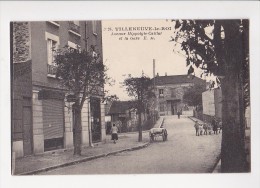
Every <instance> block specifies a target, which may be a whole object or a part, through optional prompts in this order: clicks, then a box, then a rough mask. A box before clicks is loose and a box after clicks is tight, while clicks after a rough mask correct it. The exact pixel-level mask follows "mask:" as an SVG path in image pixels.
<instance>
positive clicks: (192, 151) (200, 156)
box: [42, 116, 221, 174]
mask: <svg viewBox="0 0 260 188" xmlns="http://www.w3.org/2000/svg"><path fill="white" fill-rule="evenodd" d="M193 125H194V122H193V121H191V120H190V119H188V118H185V117H182V118H181V119H177V117H175V116H167V117H166V119H165V123H164V127H165V128H167V130H168V141H166V142H162V141H161V139H158V141H156V142H154V143H152V144H151V145H150V146H149V147H147V148H144V149H141V150H137V151H130V152H124V153H120V154H117V155H114V156H108V157H105V158H100V159H96V160H93V161H89V162H85V163H80V164H78V165H73V166H68V167H65V168H60V169H55V170H53V171H48V172H45V173H42V174H144V173H145V174H149V173H207V172H209V171H210V170H211V169H212V167H213V166H214V164H215V163H216V158H217V156H218V155H219V154H220V148H221V134H219V135H208V136H195V130H194V127H193Z"/></svg>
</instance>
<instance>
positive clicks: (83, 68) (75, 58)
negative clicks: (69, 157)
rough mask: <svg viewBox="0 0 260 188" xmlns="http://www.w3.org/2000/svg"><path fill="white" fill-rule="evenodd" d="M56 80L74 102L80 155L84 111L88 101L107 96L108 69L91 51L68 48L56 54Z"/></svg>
mask: <svg viewBox="0 0 260 188" xmlns="http://www.w3.org/2000/svg"><path fill="white" fill-rule="evenodd" d="M54 63H55V64H56V66H57V72H56V77H57V78H58V80H59V82H60V84H61V85H62V86H64V87H65V89H66V90H67V91H68V96H67V100H70V102H74V104H73V105H72V107H73V113H74V117H75V118H74V123H73V133H74V136H73V139H74V155H81V140H82V139H81V135H82V125H81V123H82V122H81V119H82V117H81V111H82V108H83V105H84V102H85V101H86V99H87V97H89V98H90V97H92V96H100V97H102V96H103V95H104V92H103V86H104V84H105V81H106V80H107V79H108V77H107V75H106V73H105V72H106V68H105V66H104V65H103V62H102V60H101V57H100V56H99V55H94V53H93V52H91V51H86V50H82V49H80V48H77V49H72V48H70V47H68V46H65V47H64V48H62V49H59V50H57V51H56V55H55V62H54ZM88 131H89V144H90V145H92V135H91V130H90V128H89V130H88Z"/></svg>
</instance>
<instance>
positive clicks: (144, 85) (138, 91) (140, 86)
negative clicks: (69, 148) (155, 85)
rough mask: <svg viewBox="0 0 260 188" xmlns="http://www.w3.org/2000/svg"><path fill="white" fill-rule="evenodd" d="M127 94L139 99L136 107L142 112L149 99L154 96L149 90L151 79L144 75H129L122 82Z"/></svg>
mask: <svg viewBox="0 0 260 188" xmlns="http://www.w3.org/2000/svg"><path fill="white" fill-rule="evenodd" d="M123 85H124V86H125V87H126V91H127V93H128V95H129V96H131V97H134V98H136V99H137V100H138V101H139V105H138V107H137V109H138V110H139V111H140V112H144V110H145V106H146V104H147V103H148V101H149V99H150V98H152V97H153V96H154V93H153V92H152V91H151V79H150V78H149V77H146V76H142V77H131V75H129V77H128V78H126V79H125V80H124V82H123Z"/></svg>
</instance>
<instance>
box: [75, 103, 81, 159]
mask: <svg viewBox="0 0 260 188" xmlns="http://www.w3.org/2000/svg"><path fill="white" fill-rule="evenodd" d="M73 112H74V117H75V120H74V125H73V126H74V128H73V131H74V134H73V136H74V139H73V140H74V155H81V137H82V135H81V134H82V125H81V109H80V108H79V106H76V105H75V107H74V110H73Z"/></svg>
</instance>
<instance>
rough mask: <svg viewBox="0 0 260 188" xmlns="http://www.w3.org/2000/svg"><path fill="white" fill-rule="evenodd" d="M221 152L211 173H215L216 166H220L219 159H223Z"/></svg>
mask: <svg viewBox="0 0 260 188" xmlns="http://www.w3.org/2000/svg"><path fill="white" fill-rule="evenodd" d="M220 156H221V154H220V155H219V156H217V160H216V163H215V164H214V166H213V167H212V169H210V170H209V173H214V171H215V169H216V167H217V166H218V163H219V161H220V160H221V157H220Z"/></svg>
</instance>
